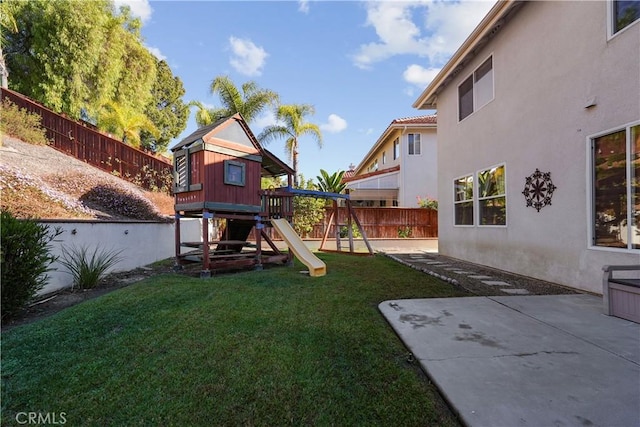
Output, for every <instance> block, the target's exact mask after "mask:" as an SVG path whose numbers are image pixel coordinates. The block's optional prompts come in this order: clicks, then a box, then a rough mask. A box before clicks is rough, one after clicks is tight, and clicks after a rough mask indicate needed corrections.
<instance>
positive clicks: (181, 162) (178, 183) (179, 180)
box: [173, 154, 189, 192]
mask: <svg viewBox="0 0 640 427" xmlns="http://www.w3.org/2000/svg"><path fill="white" fill-rule="evenodd" d="M173 170H174V184H175V191H176V192H179V191H187V190H188V187H189V173H188V168H187V155H186V154H183V155H181V156H176V157H175V167H174V168H173Z"/></svg>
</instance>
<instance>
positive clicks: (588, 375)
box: [379, 294, 640, 427]
mask: <svg viewBox="0 0 640 427" xmlns="http://www.w3.org/2000/svg"><path fill="white" fill-rule="evenodd" d="M379 309H380V311H381V312H382V314H383V315H384V317H385V318H386V319H387V321H388V322H389V323H390V325H391V326H392V327H393V329H394V330H395V331H396V333H397V334H398V336H399V337H400V338H401V340H402V341H403V342H404V344H405V345H406V346H407V347H408V349H409V351H411V353H412V354H413V355H414V357H415V358H416V359H417V360H418V361H419V362H420V364H421V366H422V368H423V370H424V371H425V372H426V373H427V374H428V375H429V377H430V378H431V380H432V381H433V382H434V383H435V384H436V385H437V387H438V388H439V389H440V391H441V393H442V394H443V396H444V397H445V399H447V401H448V402H449V404H450V405H451V406H452V408H453V409H454V410H455V411H456V412H457V414H458V415H459V417H460V419H461V420H462V421H463V423H465V424H467V425H469V426H482V427H484V426H486V427H501V426H504V427H515V426H534V427H545V426H606V427H634V426H640V324H637V323H633V322H629V321H626V320H623V319H619V318H615V317H609V316H606V315H604V314H602V298H600V297H597V296H593V295H584V294H577V295H536V296H491V297H467V298H437V299H415V300H393V301H385V302H383V303H381V304H380V305H379Z"/></svg>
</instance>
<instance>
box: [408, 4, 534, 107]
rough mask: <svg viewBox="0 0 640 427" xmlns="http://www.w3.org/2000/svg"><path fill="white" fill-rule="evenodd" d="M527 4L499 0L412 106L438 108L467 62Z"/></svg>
mask: <svg viewBox="0 0 640 427" xmlns="http://www.w3.org/2000/svg"><path fill="white" fill-rule="evenodd" d="M524 3H526V2H525V1H520V0H500V1H498V2H497V3H496V4H495V5H494V6H493V7H492V8H491V10H490V11H489V13H487V15H486V16H485V17H484V19H483V20H482V21H481V22H480V24H478V26H477V27H476V29H475V30H473V32H472V33H471V35H470V36H469V37H468V38H467V39H466V40H465V41H464V43H462V46H460V48H459V49H458V50H457V51H456V53H454V54H453V56H452V57H451V59H450V60H449V62H447V63H446V64H445V66H444V67H442V70H440V72H439V73H438V74H437V75H436V77H435V78H434V79H433V81H432V82H431V83H429V86H427V88H426V89H425V90H424V91H423V92H422V94H420V96H419V97H418V99H417V100H416V101H415V102H414V103H413V105H412V107H413V108H417V109H420V110H433V109H436V106H437V103H438V95H439V94H440V93H441V92H442V91H443V90H444V88H445V87H446V86H447V85H448V84H449V83H450V82H451V80H453V78H454V77H455V76H456V75H457V74H458V73H460V71H462V70H463V69H464V68H465V67H466V66H467V64H469V62H470V61H471V60H472V59H473V58H474V57H475V56H476V54H477V52H478V51H480V49H482V48H483V47H484V46H485V45H486V44H487V43H488V42H489V41H490V40H491V39H492V38H493V37H494V36H495V35H496V34H497V33H498V32H499V31H500V30H501V29H502V27H503V26H504V25H505V24H506V23H507V22H508V21H509V20H510V19H511V18H512V17H513V16H514V15H515V13H516V12H517V11H518V10H520V7H522V5H523V4H524Z"/></svg>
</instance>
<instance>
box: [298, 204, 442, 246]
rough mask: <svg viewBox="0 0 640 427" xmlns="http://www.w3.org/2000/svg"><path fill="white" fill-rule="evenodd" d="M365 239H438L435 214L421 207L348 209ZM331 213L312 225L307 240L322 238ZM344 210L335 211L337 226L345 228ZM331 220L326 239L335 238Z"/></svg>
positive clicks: (436, 212) (331, 210) (327, 210)
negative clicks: (357, 222) (353, 215)
mask: <svg viewBox="0 0 640 427" xmlns="http://www.w3.org/2000/svg"><path fill="white" fill-rule="evenodd" d="M352 209H353V210H354V211H355V213H356V215H357V217H358V220H360V224H362V227H363V228H364V231H365V233H366V234H367V238H369V239H397V238H404V237H414V238H427V237H438V211H435V210H432V209H424V208H396V207H385V208H364V207H354V208H352ZM332 212H333V208H332V207H328V208H327V209H326V213H325V216H324V219H323V221H322V222H321V223H319V224H316V225H315V226H314V228H313V231H312V232H311V233H310V234H309V236H308V237H310V238H322V236H323V235H324V233H325V231H326V229H327V227H328V225H329V218H330V216H331V213H332ZM346 218H347V210H346V208H344V207H340V208H338V224H339V226H340V227H341V228H342V227H345V229H344V230H346V226H345V225H344V224H345V223H346ZM334 227H335V220H334V225H333V226H332V229H331V230H329V236H330V237H332V236H335V228H334Z"/></svg>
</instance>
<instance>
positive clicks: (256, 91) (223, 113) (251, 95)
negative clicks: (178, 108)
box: [189, 76, 278, 127]
mask: <svg viewBox="0 0 640 427" xmlns="http://www.w3.org/2000/svg"><path fill="white" fill-rule="evenodd" d="M211 93H212V94H214V95H216V94H217V95H218V96H219V98H220V102H221V103H222V107H217V108H211V109H207V108H206V107H205V106H204V105H203V104H202V103H200V102H198V101H192V102H190V103H189V106H195V107H198V112H197V113H196V122H197V123H198V126H200V127H203V126H207V125H210V124H212V123H214V122H216V121H218V120H220V119H222V118H224V117H229V116H232V115H234V114H236V113H240V114H242V117H243V118H244V120H245V121H246V122H247V123H251V122H252V121H253V120H255V119H256V118H257V117H258V115H259V114H260V113H261V112H262V111H263V110H264V109H265V108H266V107H267V106H269V105H275V103H276V102H278V94H277V93H275V92H273V91H271V90H268V89H261V88H260V87H259V86H258V84H257V83H256V82H254V81H249V82H246V83H244V84H243V85H242V87H241V90H239V89H238V87H237V86H236V85H235V83H233V81H232V80H231V79H230V78H229V77H228V76H218V77H216V78H215V79H213V82H211Z"/></svg>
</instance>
